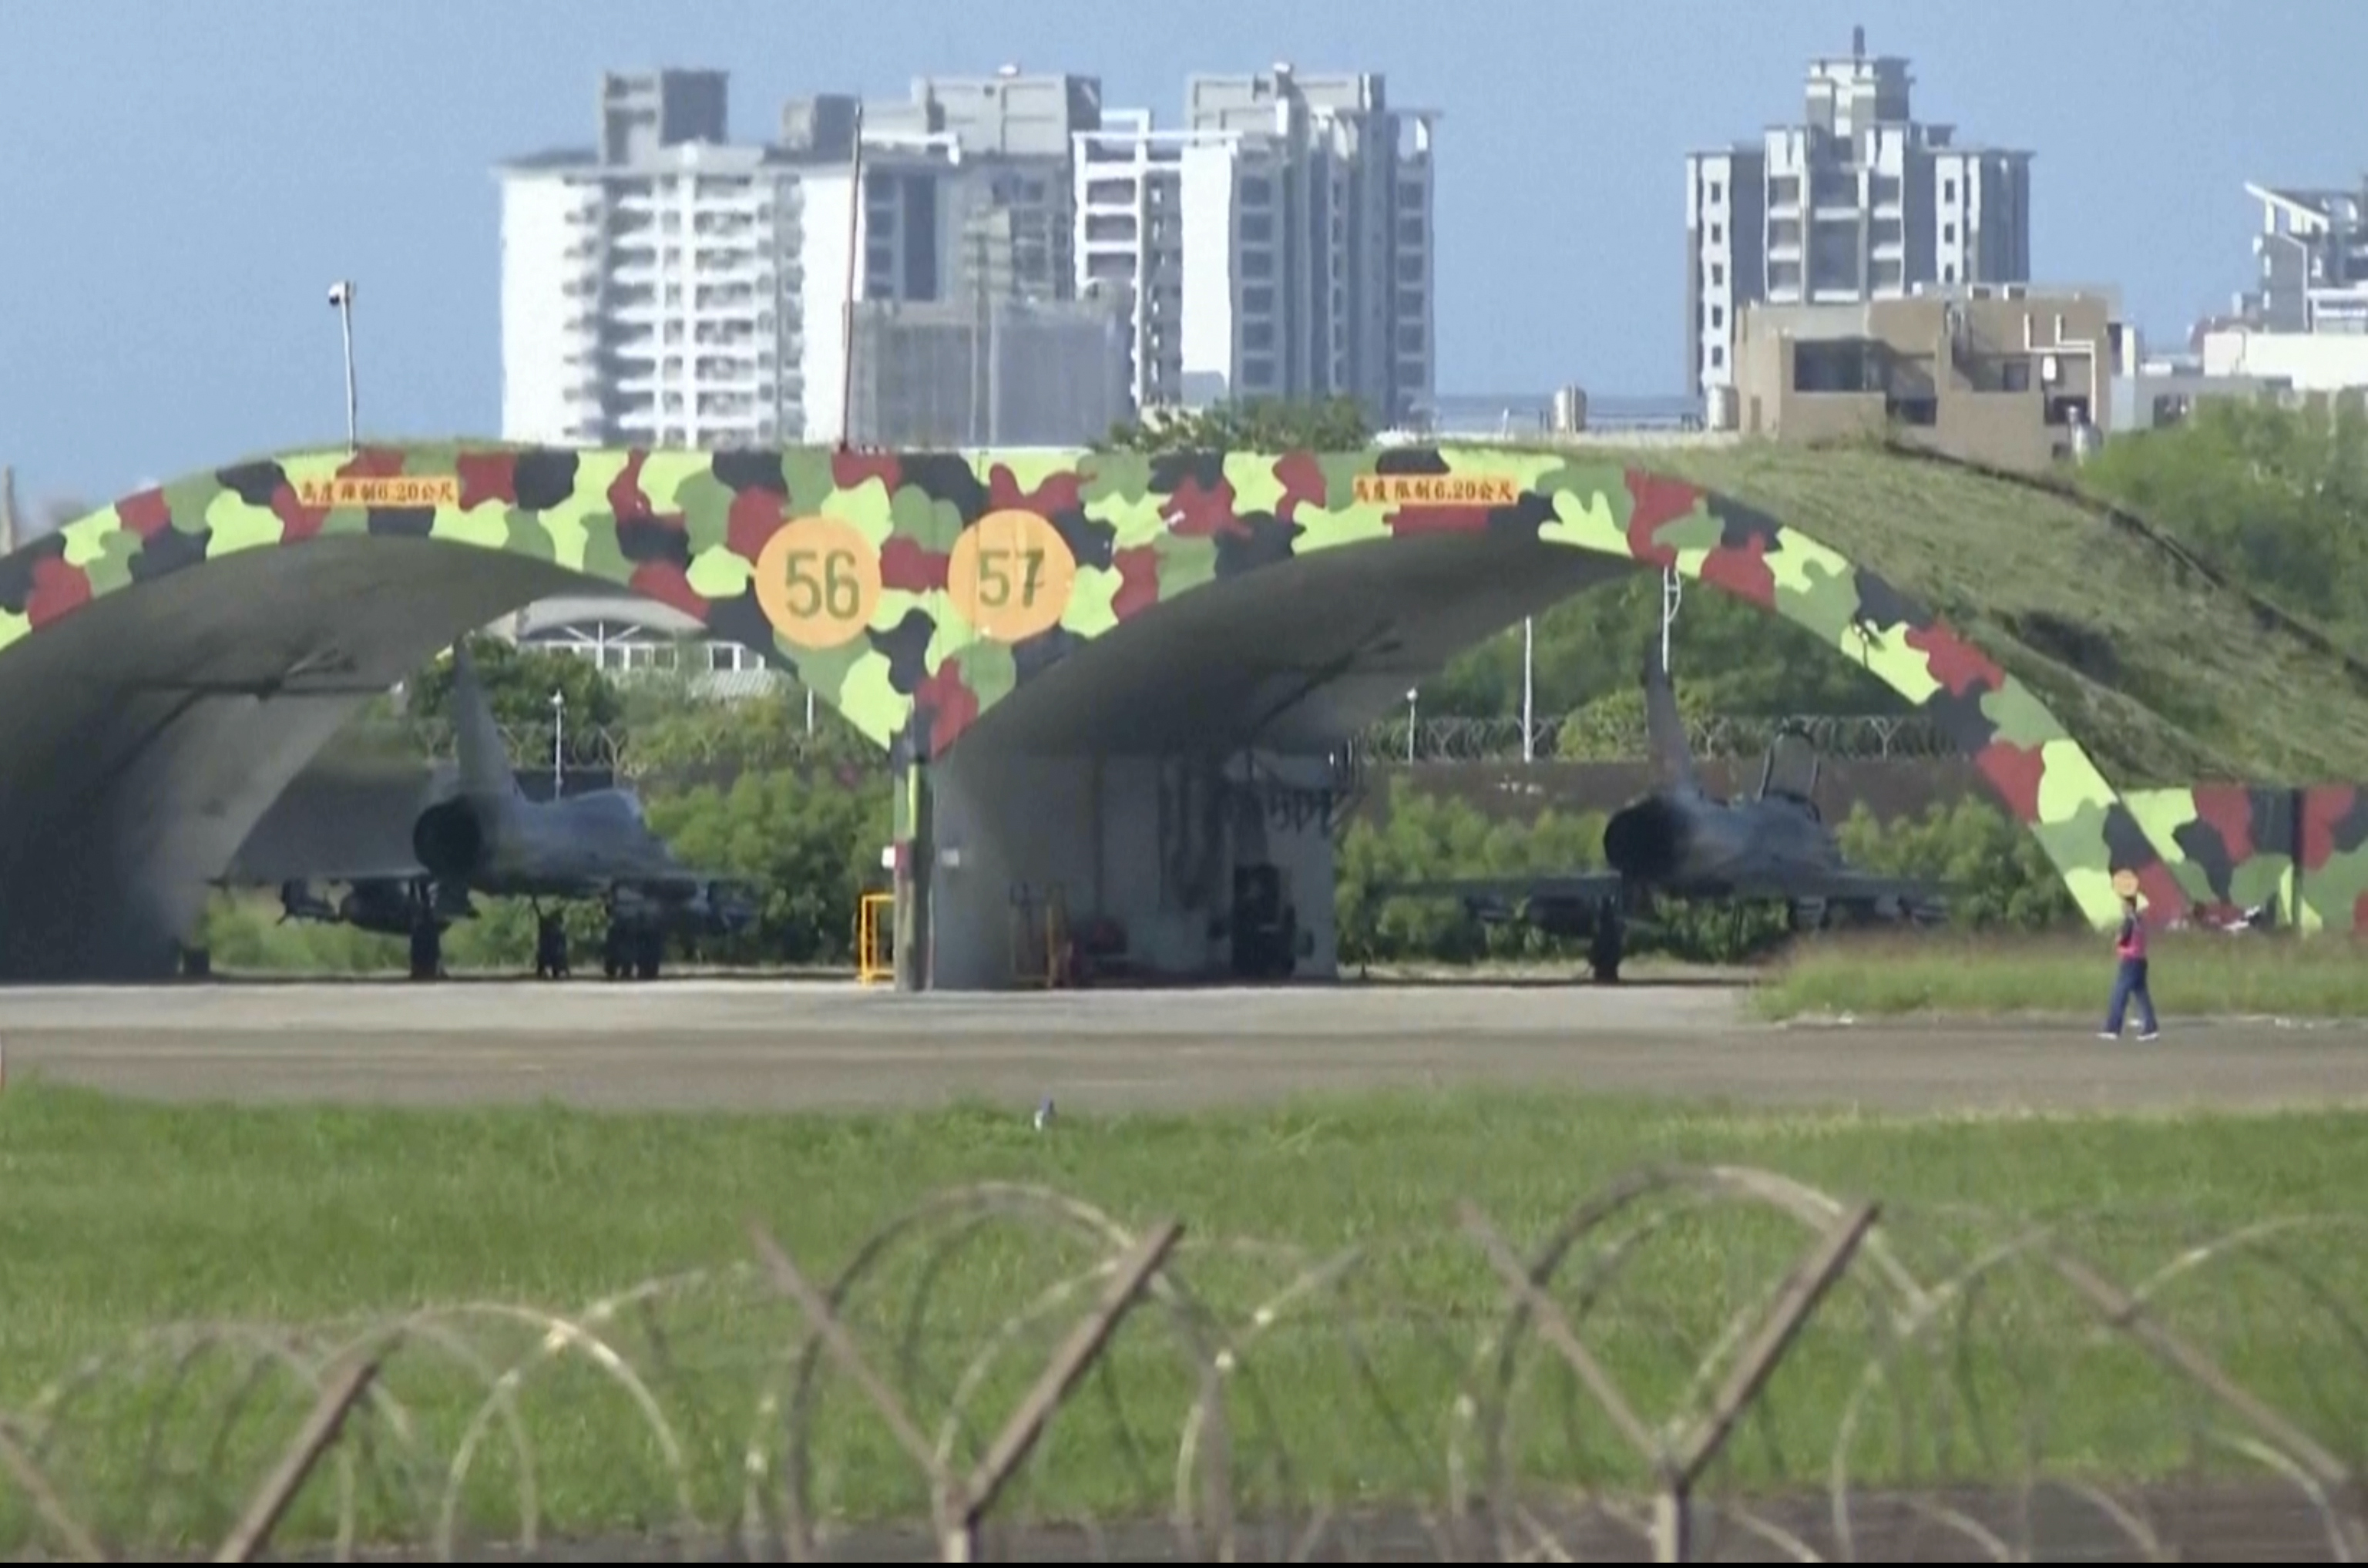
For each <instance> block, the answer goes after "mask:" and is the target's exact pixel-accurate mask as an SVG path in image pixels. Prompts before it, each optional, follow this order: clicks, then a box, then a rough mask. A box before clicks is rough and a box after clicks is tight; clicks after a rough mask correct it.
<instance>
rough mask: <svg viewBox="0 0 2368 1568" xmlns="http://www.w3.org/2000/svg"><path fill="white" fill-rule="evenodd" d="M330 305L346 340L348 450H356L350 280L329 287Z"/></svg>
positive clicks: (355, 403) (352, 291)
mask: <svg viewBox="0 0 2368 1568" xmlns="http://www.w3.org/2000/svg"><path fill="white" fill-rule="evenodd" d="M329 304H330V307H331V308H332V309H334V310H335V311H336V312H337V323H338V325H339V327H340V328H341V329H342V330H343V332H344V335H345V339H346V449H347V451H352V450H354V449H356V448H357V447H358V446H359V444H360V437H359V433H358V426H359V405H358V403H357V401H356V398H355V393H354V286H353V283H352V282H351V280H349V279H340V280H338V281H337V282H335V283H332V284H330V285H329Z"/></svg>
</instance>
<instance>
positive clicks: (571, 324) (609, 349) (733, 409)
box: [497, 71, 853, 448]
mask: <svg viewBox="0 0 2368 1568" xmlns="http://www.w3.org/2000/svg"><path fill="white" fill-rule="evenodd" d="M601 109H602V136H601V140H600V142H599V144H598V146H596V147H592V148H585V149H567V150H563V151H559V152H552V153H541V154H537V155H535V156H532V157H528V158H524V159H519V160H516V161H513V162H509V163H507V164H504V165H501V166H500V167H499V169H498V170H497V173H498V175H499V176H500V178H501V180H502V434H503V436H504V437H505V438H507V439H511V440H521V441H541V442H549V443H552V444H556V445H566V446H580V445H592V444H598V443H602V442H630V443H633V444H648V445H664V446H684V447H704V448H718V447H734V446H747V445H763V444H770V443H772V442H775V441H780V440H783V439H797V438H801V437H804V436H805V434H806V432H807V428H808V426H809V425H810V424H812V423H814V420H815V417H816V416H817V415H819V416H821V417H822V418H824V419H825V420H828V419H835V416H836V412H837V410H836V393H837V384H838V382H837V376H836V375H834V374H831V373H830V371H829V367H830V366H831V365H833V364H835V363H836V361H837V352H838V340H839V338H840V336H841V332H840V329H839V326H838V323H839V319H840V315H839V302H840V300H841V298H842V293H843V290H844V287H845V283H846V278H847V271H848V267H847V262H848V256H847V250H848V246H847V239H846V235H847V228H848V204H849V201H850V199H851V192H852V188H853V187H852V185H851V183H850V172H849V169H848V158H849V157H850V155H851V153H852V150H853V144H852V135H851V127H852V122H853V116H852V113H851V109H850V110H849V112H847V113H845V114H843V115H842V116H841V117H840V121H841V123H842V124H843V125H844V127H846V128H847V129H846V130H845V131H844V132H843V133H842V134H841V135H840V136H839V138H838V143H839V144H837V145H836V146H832V145H824V144H817V143H814V142H809V143H807V144H805V145H802V146H800V145H791V146H735V145H734V144H732V143H731V142H729V141H728V139H727V137H726V131H725V118H726V114H725V111H726V98H725V77H724V74H723V73H722V72H716V71H657V72H648V73H639V74H609V75H607V76H604V77H603V78H602V82H601ZM828 129H829V122H828V121H827V120H825V131H827V130H828ZM825 306H826V308H821V307H825ZM816 392H820V393H821V394H823V396H822V398H821V400H820V405H819V406H817V402H816V399H815V398H814V396H811V395H810V394H812V393H816Z"/></svg>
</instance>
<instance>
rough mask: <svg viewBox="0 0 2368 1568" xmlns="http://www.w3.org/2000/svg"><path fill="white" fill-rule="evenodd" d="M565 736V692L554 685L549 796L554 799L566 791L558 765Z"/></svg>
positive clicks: (562, 773)
mask: <svg viewBox="0 0 2368 1568" xmlns="http://www.w3.org/2000/svg"><path fill="white" fill-rule="evenodd" d="M566 738H567V693H565V692H564V691H562V690H560V689H559V687H555V686H554V687H552V688H551V798H552V800H554V801H556V800H558V799H559V798H560V796H562V795H564V794H565V793H566V773H565V771H564V769H563V768H562V767H560V758H561V757H562V756H564V755H565V752H564V744H565V741H566Z"/></svg>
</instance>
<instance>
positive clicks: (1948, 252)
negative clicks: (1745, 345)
mask: <svg viewBox="0 0 2368 1568" xmlns="http://www.w3.org/2000/svg"><path fill="white" fill-rule="evenodd" d="M1912 85H1913V78H1911V77H1910V76H1909V75H1908V72H1907V61H1906V60H1905V59H1903V58H1901V57H1899V56H1896V55H1878V56H1874V57H1873V58H1870V57H1869V56H1868V55H1867V53H1866V35H1865V29H1864V28H1858V29H1855V30H1854V31H1853V35H1852V39H1851V45H1850V54H1849V55H1848V56H1846V57H1842V58H1824V59H1818V60H1815V61H1812V62H1810V65H1809V73H1808V80H1807V85H1806V92H1805V101H1804V112H1803V116H1802V119H1801V121H1800V123H1798V124H1793V125H1771V126H1770V127H1768V128H1767V130H1766V131H1764V132H1763V133H1762V135H1761V137H1760V139H1759V141H1758V142H1737V143H1735V144H1733V145H1731V146H1729V147H1726V148H1724V149H1720V150H1717V151H1713V152H1701V153H1689V154H1687V157H1686V254H1687V286H1686V373H1687V380H1688V384H1689V385H1690V386H1691V387H1692V388H1693V389H1694V390H1695V391H1697V392H1704V393H1707V392H1710V391H1711V390H1712V389H1713V388H1724V387H1729V386H1732V385H1733V384H1734V367H1733V358H1734V345H1735V334H1736V324H1737V323H1736V312H1737V311H1738V310H1739V309H1740V308H1741V307H1743V306H1744V305H1746V304H1748V303H1752V302H1756V301H1767V302H1770V303H1775V304H1800V303H1809V304H1817V303H1826V302H1839V301H1863V300H1880V299H1896V298H1899V297H1901V296H1904V295H1906V294H1908V293H1910V292H1912V291H1913V290H1915V289H1916V287H1917V286H1918V285H1920V284H1941V285H1944V286H1946V285H1957V284H1966V283H2021V282H2027V281H2029V280H2030V278H2031V159H2032V154H2031V153H2028V152H2020V151H2010V150H2004V149H1998V148H1988V147H1973V146H1959V145H1957V144H1956V142H1955V139H1954V137H1955V130H1954V127H1952V126H1949V125H1938V124H1919V123H1918V121H1916V120H1915V119H1913V118H1912V117H1911V115H1910V113H1909V106H1908V97H1909V89H1910V87H1911V86H1912Z"/></svg>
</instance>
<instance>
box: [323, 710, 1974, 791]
mask: <svg viewBox="0 0 2368 1568" xmlns="http://www.w3.org/2000/svg"><path fill="white" fill-rule="evenodd" d="M1411 729H1412V739H1413V743H1414V744H1413V750H1412V753H1411V759H1412V761H1414V762H1416V763H1422V764H1437V763H1507V762H1519V761H1520V760H1521V756H1522V753H1521V722H1520V720H1519V719H1468V718H1432V719H1418V720H1417V721H1416V722H1415V723H1414V724H1413V725H1412V727H1411ZM1687 729H1688V739H1689V742H1690V744H1691V746H1692V748H1693V751H1694V755H1696V756H1701V757H1708V758H1718V759H1735V758H1755V759H1756V758H1758V757H1760V756H1765V755H1766V753H1767V751H1768V749H1769V747H1770V745H1771V744H1774V742H1775V740H1776V738H1777V736H1778V734H1779V733H1780V732H1782V731H1785V730H1788V729H1789V730H1791V731H1792V732H1793V733H1797V734H1800V735H1802V736H1804V737H1805V738H1806V739H1807V740H1808V741H1809V743H1810V744H1812V745H1814V746H1816V749H1817V751H1818V752H1819V754H1820V755H1822V756H1826V757H1827V758H1829V759H1832V760H1837V761H1842V762H1884V761H1929V760H1934V759H1938V758H1943V757H1949V756H1956V755H1958V753H1957V751H1956V748H1954V747H1953V746H1952V745H1951V744H1949V742H1948V739H1947V737H1945V736H1944V735H1942V734H1941V733H1940V731H1939V730H1938V728H1937V727H1936V726H1934V724H1933V723H1932V722H1931V721H1930V719H1929V718H1926V717H1924V716H1923V715H1920V714H1844V715H1831V714H1820V715H1812V716H1807V717H1802V718H1793V719H1751V718H1735V717H1718V718H1712V719H1707V720H1702V719H1695V720H1690V721H1689V722H1688V725H1687ZM1408 730H1409V726H1408V724H1407V722H1406V720H1405V719H1403V718H1398V719H1393V720H1387V721H1384V722H1380V723H1377V724H1374V725H1372V726H1371V727H1369V728H1368V729H1367V730H1365V731H1364V732H1363V733H1360V735H1359V736H1358V737H1357V739H1356V742H1355V746H1356V749H1357V750H1358V751H1359V752H1360V754H1361V755H1362V756H1365V757H1366V758H1367V759H1369V760H1370V761H1372V762H1373V763H1376V764H1388V763H1405V762H1406V761H1407V760H1408V759H1409V753H1408V750H1407V739H1408ZM1579 730H1583V731H1584V732H1585V733H1584V734H1583V736H1582V735H1581V734H1579V733H1577V731H1579ZM361 733H362V738H363V739H364V740H365V741H366V742H368V743H370V744H376V745H378V746H380V747H381V748H382V749H387V750H391V751H398V752H402V753H405V754H410V755H416V756H426V757H428V758H430V759H433V760H435V761H439V762H449V761H450V760H452V758H453V756H454V755H455V750H454V747H455V741H454V736H453V732H452V728H451V726H450V724H449V723H446V722H442V721H440V720H426V719H418V720H406V721H404V722H400V723H393V722H381V723H379V724H376V725H370V726H363V727H361ZM554 738H556V739H557V741H558V743H559V745H558V754H559V755H558V758H557V760H558V761H559V763H560V765H561V766H562V767H564V768H566V769H568V770H571V771H574V770H579V769H591V770H597V771H600V772H605V773H609V774H613V775H614V776H616V777H617V778H642V777H644V776H646V775H647V774H648V773H649V772H650V771H651V770H652V766H653V765H652V764H651V762H650V760H649V756H648V753H647V750H646V748H643V749H642V750H638V751H637V749H636V748H635V746H634V744H633V737H632V732H631V730H629V729H627V728H624V727H622V726H616V725H595V724H585V725H575V724H569V725H564V726H558V727H554V726H552V725H515V726H514V725H505V726H503V727H502V739H503V741H504V743H505V744H507V746H508V748H509V753H510V759H511V762H512V764H513V765H514V766H515V767H518V769H519V770H521V771H522V772H529V773H531V772H535V771H537V770H538V769H547V768H549V767H551V766H552V761H553V757H552V741H553V739H554ZM1566 739H1567V740H1569V741H1570V742H1571V743H1572V745H1573V752H1572V755H1569V756H1565V754H1564V752H1563V750H1562V747H1563V745H1564V744H1565V740H1566ZM791 744H792V745H793V746H794V747H795V748H796V749H797V755H798V757H799V758H803V757H804V756H809V755H811V756H830V755H835V754H834V753H833V751H832V748H833V747H834V746H835V745H837V744H838V743H837V742H836V741H835V740H834V739H833V738H831V737H830V736H828V735H827V734H821V735H818V736H816V737H805V736H797V737H792V738H791ZM739 749H740V743H739V742H738V741H737V740H736V739H735V737H734V736H732V735H731V734H729V733H710V734H703V735H691V736H680V737H673V738H670V740H669V742H668V745H667V765H668V766H685V765H687V766H689V767H693V768H703V767H714V766H717V765H719V764H723V763H727V762H730V761H732V760H734V758H735V757H736V756H737V755H738V752H739ZM1530 754H1531V756H1532V757H1533V758H1534V759H1536V760H1538V761H1543V762H1554V761H1598V762H1603V761H1622V760H1634V759H1639V758H1642V757H1643V756H1645V731H1644V725H1643V722H1642V721H1641V720H1639V721H1637V722H1634V723H1633V724H1630V723H1622V722H1606V721H1603V720H1600V719H1593V718H1590V719H1588V720H1585V721H1581V720H1576V719H1568V718H1556V719H1542V720H1539V721H1537V722H1535V723H1534V724H1533V725H1531V753H1530Z"/></svg>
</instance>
